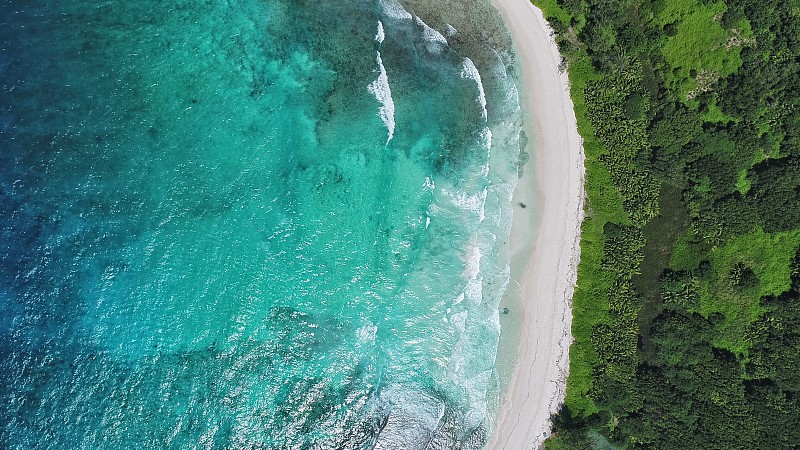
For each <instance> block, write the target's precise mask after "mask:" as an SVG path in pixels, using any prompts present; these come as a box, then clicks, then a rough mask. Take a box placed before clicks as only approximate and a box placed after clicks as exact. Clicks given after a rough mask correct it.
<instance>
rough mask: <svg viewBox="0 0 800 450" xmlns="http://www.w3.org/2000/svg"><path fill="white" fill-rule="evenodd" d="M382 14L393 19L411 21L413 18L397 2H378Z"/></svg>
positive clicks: (382, 0) (387, 0)
mask: <svg viewBox="0 0 800 450" xmlns="http://www.w3.org/2000/svg"><path fill="white" fill-rule="evenodd" d="M380 3H381V9H382V10H383V13H384V14H386V15H387V16H389V17H391V18H394V19H412V18H413V17H412V16H411V14H409V12H408V11H406V9H405V8H403V5H401V4H400V2H398V1H397V0H380Z"/></svg>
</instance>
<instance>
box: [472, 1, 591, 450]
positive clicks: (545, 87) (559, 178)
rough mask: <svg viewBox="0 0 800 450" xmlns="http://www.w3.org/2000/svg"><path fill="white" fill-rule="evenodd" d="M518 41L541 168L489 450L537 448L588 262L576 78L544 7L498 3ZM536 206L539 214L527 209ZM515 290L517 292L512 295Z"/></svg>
mask: <svg viewBox="0 0 800 450" xmlns="http://www.w3.org/2000/svg"><path fill="white" fill-rule="evenodd" d="M492 4H493V5H494V6H495V7H496V8H497V9H498V10H499V11H500V13H501V15H502V16H503V18H504V20H505V21H506V24H507V26H508V28H509V29H510V30H511V34H512V37H513V40H514V44H515V46H516V48H517V53H518V55H519V58H520V66H521V68H522V81H521V87H522V99H523V102H524V109H525V111H526V118H527V119H528V120H526V122H527V130H526V131H528V132H529V133H530V136H531V141H532V148H533V151H532V152H533V155H532V156H533V158H532V163H533V167H530V166H529V167H526V169H527V170H525V171H524V173H523V175H522V177H521V178H520V179H519V181H518V183H517V187H516V190H515V192H514V199H513V204H514V205H515V208H514V220H513V224H512V229H511V236H510V255H511V268H512V274H511V276H512V281H511V282H512V283H513V284H516V285H517V287H518V289H519V297H520V298H519V305H518V307H519V309H520V311H519V312H520V316H521V317H520V322H519V326H518V329H514V330H509V331H507V333H509V334H511V333H514V334H516V335H514V336H508V335H507V336H504V338H505V340H506V342H510V341H512V340H513V341H514V343H513V344H506V346H505V347H506V348H507V351H508V352H516V358H515V364H514V368H513V371H512V372H511V376H510V379H509V381H508V385H507V386H506V391H505V395H504V397H503V402H502V404H501V405H500V408H499V411H498V414H497V421H496V423H495V427H494V430H493V432H492V435H491V438H490V441H489V443H488V445H487V446H486V448H487V449H515V450H516V449H534V448H538V447H540V446H541V445H542V443H543V441H544V440H545V439H546V436H547V433H549V431H550V415H551V413H553V412H555V411H556V410H557V408H558V406H559V404H560V403H561V402H562V401H563V399H564V395H565V384H566V377H567V372H568V368H569V346H570V344H571V342H572V335H571V331H570V328H571V322H572V313H571V299H572V294H573V292H574V288H575V281H576V278H577V266H578V261H579V259H580V229H581V222H582V220H583V213H584V212H583V206H584V187H583V181H584V172H585V171H584V154H583V147H582V140H581V138H580V136H579V134H578V131H577V124H576V119H575V112H574V109H573V105H572V99H571V98H570V95H569V82H568V78H567V74H566V73H565V72H561V71H559V63H560V62H561V56H560V54H559V52H558V47H557V45H556V43H555V40H554V38H553V33H552V30H551V29H550V26H549V25H548V23H547V21H546V20H545V18H544V15H543V13H542V11H541V10H539V9H538V8H536V7H534V6H533V5H532V4H531V3H529V2H528V1H527V0H492ZM527 204H532V205H533V206H534V207H533V208H526V207H525V206H523V205H527ZM510 287H511V285H509V288H510Z"/></svg>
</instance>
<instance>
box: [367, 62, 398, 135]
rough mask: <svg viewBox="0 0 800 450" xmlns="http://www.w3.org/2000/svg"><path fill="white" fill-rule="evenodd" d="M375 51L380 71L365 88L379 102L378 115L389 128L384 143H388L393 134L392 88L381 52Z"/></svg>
mask: <svg viewBox="0 0 800 450" xmlns="http://www.w3.org/2000/svg"><path fill="white" fill-rule="evenodd" d="M376 53H377V55H378V56H377V58H376V60H377V62H378V67H379V69H380V73H379V74H378V79H377V80H375V81H373V82H372V83H370V84H369V86H367V89H368V90H369V92H370V93H372V95H374V96H375V98H376V99H378V101H379V102H381V107H380V109H379V110H378V115H379V116H380V117H381V120H383V123H384V124H385V125H386V128H388V129H389V137H388V138H387V139H386V143H387V144H388V143H389V141H391V140H392V137H393V136H394V99H393V98H392V90H391V89H390V88H389V77H388V76H387V75H386V68H385V67H384V66H383V60H382V59H381V52H376Z"/></svg>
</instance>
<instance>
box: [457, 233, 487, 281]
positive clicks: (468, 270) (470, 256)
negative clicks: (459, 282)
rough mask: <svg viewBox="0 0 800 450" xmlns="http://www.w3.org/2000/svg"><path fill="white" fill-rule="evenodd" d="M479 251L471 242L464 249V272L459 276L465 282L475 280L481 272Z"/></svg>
mask: <svg viewBox="0 0 800 450" xmlns="http://www.w3.org/2000/svg"><path fill="white" fill-rule="evenodd" d="M482 256H483V255H482V254H481V249H480V248H478V246H477V245H476V244H475V243H474V242H473V243H470V244H468V245H467V246H466V248H465V249H464V262H465V263H466V265H465V266H464V271H463V272H462V273H461V276H463V277H464V279H466V280H471V279H473V278H477V276H478V274H480V272H481V257H482Z"/></svg>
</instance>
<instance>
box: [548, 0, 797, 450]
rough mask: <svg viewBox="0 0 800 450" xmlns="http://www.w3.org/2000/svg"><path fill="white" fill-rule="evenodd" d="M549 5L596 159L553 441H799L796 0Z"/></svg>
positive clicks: (728, 444) (660, 445) (709, 444)
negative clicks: (562, 399) (562, 394)
mask: <svg viewBox="0 0 800 450" xmlns="http://www.w3.org/2000/svg"><path fill="white" fill-rule="evenodd" d="M534 3H535V4H537V6H539V7H541V8H542V9H543V10H544V12H545V15H546V17H547V18H548V20H549V22H550V23H551V25H552V26H553V28H554V30H555V32H556V35H557V42H558V44H559V47H560V49H561V52H562V55H564V57H565V62H566V66H567V67H568V71H569V76H570V83H571V94H572V97H573V101H574V104H575V112H576V115H577V117H578V128H579V131H580V133H581V135H582V136H583V138H584V140H585V141H584V149H585V152H586V157H587V160H586V168H587V178H586V192H587V209H586V213H587V215H586V220H585V222H584V224H583V231H582V233H583V234H582V242H581V249H582V256H581V264H580V266H579V271H578V288H577V290H576V293H575V296H574V298H573V315H574V319H573V335H574V338H575V341H574V343H573V346H572V347H571V349H570V375H569V379H568V383H567V398H566V400H565V402H564V405H563V406H562V408H561V411H560V412H559V414H557V415H556V416H554V417H553V424H554V428H553V432H554V433H553V435H552V436H551V438H550V439H549V440H548V441H547V443H546V444H547V446H548V448H550V449H583V448H612V447H617V448H629V449H637V448H641V449H645V448H647V449H753V448H763V449H784V448H800V109H799V107H800V76H799V75H800V0H724V1H723V0H656V1H648V0H534Z"/></svg>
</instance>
